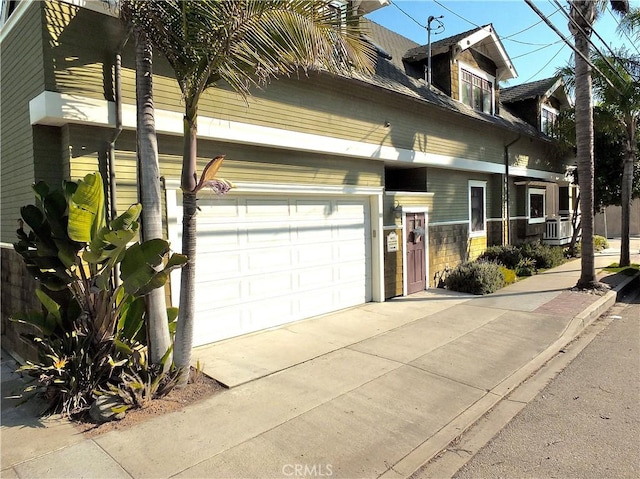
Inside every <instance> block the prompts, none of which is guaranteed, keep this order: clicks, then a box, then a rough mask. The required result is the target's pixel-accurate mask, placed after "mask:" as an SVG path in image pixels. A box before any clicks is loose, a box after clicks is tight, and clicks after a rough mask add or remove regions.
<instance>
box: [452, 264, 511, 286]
mask: <svg viewBox="0 0 640 479" xmlns="http://www.w3.org/2000/svg"><path fill="white" fill-rule="evenodd" d="M445 283H446V285H447V288H449V289H451V290H453V291H460V292H462V293H471V294H489V293H493V292H494V291H497V290H499V289H500V288H502V287H503V286H504V276H503V275H502V272H501V271H500V266H499V265H498V264H496V263H493V262H490V261H468V262H465V263H461V264H459V265H458V266H457V267H456V268H455V269H454V270H453V271H452V272H451V274H449V276H447V279H446V281H445Z"/></svg>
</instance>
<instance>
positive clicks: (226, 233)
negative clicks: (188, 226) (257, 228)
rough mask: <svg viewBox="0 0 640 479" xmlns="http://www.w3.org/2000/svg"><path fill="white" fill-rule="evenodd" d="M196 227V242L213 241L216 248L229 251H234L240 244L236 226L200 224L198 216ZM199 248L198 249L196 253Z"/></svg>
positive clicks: (238, 230)
mask: <svg viewBox="0 0 640 479" xmlns="http://www.w3.org/2000/svg"><path fill="white" fill-rule="evenodd" d="M196 221H197V228H198V242H199V243H203V242H215V243H216V248H215V249H216V250H220V249H222V248H224V247H226V248H224V249H226V250H229V251H236V250H237V249H238V247H239V246H240V235H239V233H240V229H239V228H238V227H237V226H232V225H231V226H222V225H211V224H207V223H204V224H201V221H200V217H199V216H198V219H197V220H196ZM199 252H200V249H198V253H199ZM205 252H206V250H205Z"/></svg>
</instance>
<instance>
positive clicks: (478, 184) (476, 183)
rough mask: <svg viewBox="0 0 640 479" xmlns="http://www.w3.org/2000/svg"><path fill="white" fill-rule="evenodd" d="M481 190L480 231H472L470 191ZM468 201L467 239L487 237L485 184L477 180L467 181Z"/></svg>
mask: <svg viewBox="0 0 640 479" xmlns="http://www.w3.org/2000/svg"><path fill="white" fill-rule="evenodd" d="M473 188H482V230H477V231H474V230H473V223H474V221H473V204H472V195H471V193H472V189H473ZM468 190H469V191H468V199H469V237H470V238H478V237H482V236H486V235H487V182H486V181H478V180H469V186H468Z"/></svg>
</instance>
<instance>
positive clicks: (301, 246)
mask: <svg viewBox="0 0 640 479" xmlns="http://www.w3.org/2000/svg"><path fill="white" fill-rule="evenodd" d="M201 196H202V198H200V199H199V200H198V205H199V207H200V211H199V212H198V216H197V228H198V246H197V251H198V256H197V263H196V324H195V334H194V343H195V345H200V344H206V343H210V342H213V341H218V340H221V339H225V338H229V337H232V336H237V335H240V334H245V333H249V332H253V331H258V330H260V329H265V328H269V327H272V326H277V325H280V324H284V323H288V322H291V321H296V320H299V319H303V318H308V317H311V316H316V315H319V314H323V313H327V312H330V311H335V310H338V309H341V308H346V307H349V306H354V305H356V304H362V303H365V302H367V301H370V300H371V266H370V265H371V238H370V233H369V231H370V229H369V224H370V218H369V216H370V215H369V202H368V199H366V198H359V197H343V196H340V197H307V196H293V197H292V196H287V197H274V196H235V195H232V196H226V197H223V198H217V197H211V196H208V195H207V194H206V193H205V194H202V195H201ZM180 201H181V200H180V199H178V210H181V209H182V205H181V203H180ZM178 220H179V221H181V219H180V218H178ZM174 228H176V230H178V231H179V230H181V225H175V224H174ZM180 241H181V238H180ZM173 283H174V285H175V283H176V281H173Z"/></svg>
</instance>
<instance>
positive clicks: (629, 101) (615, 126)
mask: <svg viewBox="0 0 640 479" xmlns="http://www.w3.org/2000/svg"><path fill="white" fill-rule="evenodd" d="M614 53H615V55H613V56H610V57H604V58H603V57H600V56H597V55H591V63H592V64H593V65H594V66H595V67H596V68H597V70H594V72H592V80H593V91H594V97H595V98H596V100H597V101H598V105H597V113H598V115H597V121H596V122H595V127H594V128H595V129H596V130H600V131H602V132H603V133H604V132H607V131H609V132H614V131H617V132H623V136H624V148H623V149H624V151H623V161H622V165H621V166H622V171H623V174H622V180H621V188H620V204H621V207H622V208H621V209H622V217H621V225H622V241H621V249H620V261H619V263H620V266H628V265H629V264H630V247H629V246H630V245H629V224H630V215H631V200H632V191H633V171H634V165H635V164H636V161H637V156H636V147H635V145H636V143H637V141H636V135H637V132H638V117H639V116H640V57H638V56H637V55H636V56H634V55H632V54H630V53H629V52H628V51H626V50H624V49H620V50H618V51H617V52H614ZM558 74H559V75H560V76H561V77H562V78H563V80H564V82H565V84H566V85H567V86H568V87H569V88H570V89H572V90H575V72H574V70H573V69H572V68H571V67H570V66H567V67H564V68H561V69H559V70H558Z"/></svg>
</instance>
